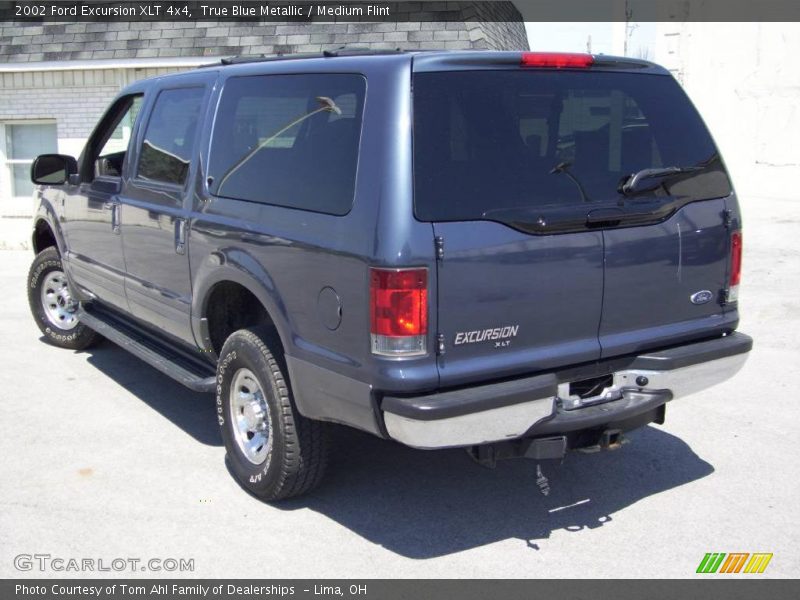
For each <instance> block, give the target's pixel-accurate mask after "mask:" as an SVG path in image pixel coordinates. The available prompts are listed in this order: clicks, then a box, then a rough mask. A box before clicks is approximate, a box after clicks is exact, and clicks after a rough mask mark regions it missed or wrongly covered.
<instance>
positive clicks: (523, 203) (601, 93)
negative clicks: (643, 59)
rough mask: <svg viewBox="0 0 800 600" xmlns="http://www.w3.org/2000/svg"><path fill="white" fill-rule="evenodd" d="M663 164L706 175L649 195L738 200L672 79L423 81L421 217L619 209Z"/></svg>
mask: <svg viewBox="0 0 800 600" xmlns="http://www.w3.org/2000/svg"><path fill="white" fill-rule="evenodd" d="M666 167H680V168H685V167H699V168H696V169H694V170H691V171H690V172H685V173H682V174H680V175H676V176H674V177H667V178H663V179H658V183H659V184H661V185H659V186H658V187H657V188H654V189H649V190H647V191H646V193H645V195H649V196H651V197H652V196H658V195H664V196H669V197H670V198H673V199H674V198H681V199H683V200H684V201H686V200H699V199H704V198H717V197H721V196H726V195H728V194H729V193H730V182H729V180H728V178H727V175H726V174H725V172H724V170H723V168H722V165H721V161H720V159H719V156H718V154H717V150H716V148H715V146H714V143H713V141H712V139H711V137H710V135H709V133H708V131H707V130H706V128H705V126H704V125H703V122H702V120H701V119H700V117H699V116H698V114H697V112H696V111H695V109H694V108H693V106H692V105H691V103H690V102H689V101H688V99H687V98H686V95H685V94H684V93H683V91H682V90H681V89H680V86H679V85H678V84H677V82H675V81H674V80H673V79H672V78H671V77H666V76H661V75H645V74H632V73H610V72H597V71H585V72H573V71H542V70H537V71H454V72H441V73H417V74H416V75H415V76H414V190H415V200H414V202H415V213H416V215H417V218H419V219H421V220H425V221H457V220H473V219H481V218H491V217H492V212H493V211H504V210H515V209H524V208H529V207H545V206H559V205H562V206H570V205H571V206H585V205H586V203H597V204H614V203H617V202H618V201H619V200H620V199H623V198H624V196H623V195H622V193H621V192H620V191H619V190H620V185H621V183H622V182H624V181H625V180H626V179H627V178H628V177H629V176H630V175H632V174H633V173H636V172H638V171H641V170H642V169H655V168H666ZM637 195H642V194H641V193H637Z"/></svg>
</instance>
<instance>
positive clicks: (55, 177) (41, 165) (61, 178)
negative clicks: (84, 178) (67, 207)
mask: <svg viewBox="0 0 800 600" xmlns="http://www.w3.org/2000/svg"><path fill="white" fill-rule="evenodd" d="M77 173H78V161H76V160H75V159H74V158H73V157H71V156H67V155H65V154H42V155H40V156H37V157H36V160H34V161H33V164H32V165H31V181H32V182H33V183H35V184H37V185H62V184H64V183H66V182H67V181H68V180H70V183H71V182H72V181H71V180H72V176H73V175H76V174H77Z"/></svg>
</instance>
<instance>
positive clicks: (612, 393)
mask: <svg viewBox="0 0 800 600" xmlns="http://www.w3.org/2000/svg"><path fill="white" fill-rule="evenodd" d="M620 398H622V389H621V387H619V386H618V385H615V383H614V374H613V373H609V374H607V375H601V376H599V377H590V378H588V379H580V380H578V381H570V382H565V383H560V384H559V385H558V399H559V401H560V403H561V407H562V408H563V409H564V410H575V409H578V408H583V407H585V406H593V405H595V404H602V403H603V402H612V401H613V400H619V399H620Z"/></svg>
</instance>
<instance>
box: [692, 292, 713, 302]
mask: <svg viewBox="0 0 800 600" xmlns="http://www.w3.org/2000/svg"><path fill="white" fill-rule="evenodd" d="M713 297H714V294H712V293H711V291H710V290H700V291H699V292H695V293H694V294H692V295H691V296H690V297H689V300H691V301H692V304H705V303H706V302H710V301H711V299H712V298H713Z"/></svg>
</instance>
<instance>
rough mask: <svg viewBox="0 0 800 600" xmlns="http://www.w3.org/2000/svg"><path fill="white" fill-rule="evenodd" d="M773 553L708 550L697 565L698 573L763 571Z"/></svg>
mask: <svg viewBox="0 0 800 600" xmlns="http://www.w3.org/2000/svg"><path fill="white" fill-rule="evenodd" d="M771 560H772V553H771V552H769V553H767V552H754V553H753V554H750V553H749V552H731V553H730V554H725V553H724V552H708V553H706V555H705V556H704V557H703V560H701V561H700V564H699V565H698V566H697V572H698V573H763V572H764V571H765V570H766V568H767V565H768V564H769V561H771Z"/></svg>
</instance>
